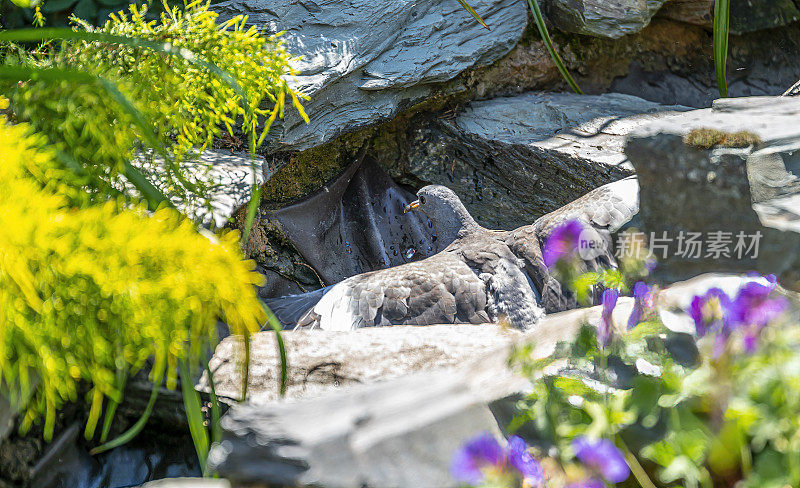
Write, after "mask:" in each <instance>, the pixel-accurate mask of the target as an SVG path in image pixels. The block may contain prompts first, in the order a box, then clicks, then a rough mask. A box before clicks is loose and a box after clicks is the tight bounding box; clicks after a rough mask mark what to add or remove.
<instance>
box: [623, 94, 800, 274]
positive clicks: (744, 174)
mask: <svg viewBox="0 0 800 488" xmlns="http://www.w3.org/2000/svg"><path fill="white" fill-rule="evenodd" d="M798 111H800V99H797V98H792V97H750V98H738V99H724V100H719V101H717V102H715V103H714V105H713V107H712V108H710V109H704V110H695V111H692V112H686V113H682V114H676V115H672V116H668V117H663V118H661V119H659V120H655V121H652V122H651V123H649V124H646V125H643V126H641V127H639V128H638V129H637V130H635V131H634V132H632V133H631V135H630V137H629V142H628V145H627V147H626V154H627V155H628V156H629V158H630V159H631V161H632V162H633V164H634V166H636V170H637V175H638V177H639V184H640V188H641V190H640V216H641V219H642V222H643V225H644V228H645V230H646V231H647V232H648V233H653V235H655V236H658V237H659V238H665V239H666V240H663V241H661V244H662V245H665V246H666V249H665V250H660V251H659V253H660V254H661V255H660V256H659V257H660V258H661V259H660V263H659V267H658V268H657V269H658V272H659V273H661V275H662V277H663V278H664V279H668V280H675V279H681V278H686V277H689V276H693V275H696V274H698V273H702V272H709V271H722V270H727V271H731V270H738V271H747V270H758V271H760V272H762V273H776V274H781V273H788V272H790V271H792V270H795V271H796V269H797V255H798V252H800V234H797V233H796V232H794V231H793V229H794V228H796V222H797V215H800V208H798V207H797V205H798V203H800V202H799V201H798V200H797V198H795V197H796V195H797V194H798V189H799V188H800V185H798V184H797V177H798V170H799V169H800V159H798V158H800V156H798V154H797V150H798V149H800V126H798V125H797V123H796V120H797V115H798ZM696 129H713V130H718V131H722V132H723V133H727V134H731V133H736V132H740V131H746V132H747V133H749V134H751V136H756V137H757V138H758V140H759V141H760V142H757V143H756V144H753V145H751V146H749V147H745V148H734V147H720V146H716V147H713V148H711V149H707V150H706V149H698V148H695V147H689V146H688V145H687V144H686V143H685V142H684V136H686V135H687V134H688V133H690V132H691V131H694V130H696ZM753 204H756V206H755V209H754V206H753ZM689 232H700V233H702V236H701V239H702V241H703V242H704V243H705V244H706V246H707V245H708V244H707V242H708V241H709V240H714V236H713V235H712V234H713V233H718V232H722V233H725V234H717V236H718V237H719V238H721V239H724V240H727V239H730V241H731V242H730V243H729V244H727V245H725V246H723V247H725V248H726V249H727V250H728V251H727V253H715V252H712V251H710V249H709V248H708V247H706V248H704V249H703V250H702V251H701V252H700V255H697V256H689V257H688V258H687V257H686V256H685V255H684V256H682V257H680V259H678V257H679V255H680V253H681V248H680V242H681V241H680V236H681V235H684V236H687V235H688V233H689ZM681 233H683V234H681ZM727 233H730V234H727ZM740 233H741V234H743V235H744V236H756V235H760V236H761V237H760V239H759V242H758V252H757V253H756V252H747V250H746V249H745V250H744V251H745V252H744V253H742V252H740V251H739V252H737V250H736V245H737V244H738V243H739V242H740V241H739V238H738V236H739V235H740ZM748 239H749V240H748ZM717 241H718V242H719V240H718V239H717ZM751 243H752V238H748V237H745V244H746V245H747V246H748V247H749V245H750V244H751ZM683 249H684V251H685V250H686V247H684V248H683Z"/></svg>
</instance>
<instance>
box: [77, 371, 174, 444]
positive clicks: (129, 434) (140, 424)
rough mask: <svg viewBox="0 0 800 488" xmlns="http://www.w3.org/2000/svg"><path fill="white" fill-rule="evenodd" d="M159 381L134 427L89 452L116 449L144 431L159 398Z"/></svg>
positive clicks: (154, 385)
mask: <svg viewBox="0 0 800 488" xmlns="http://www.w3.org/2000/svg"><path fill="white" fill-rule="evenodd" d="M158 388H159V387H158V383H154V384H153V390H152V391H151V392H150V400H148V401H147V407H146V408H145V409H144V413H142V416H141V417H139V420H137V421H136V423H135V424H133V427H131V428H130V429H128V430H127V431H125V433H124V434H122V435H120V436H119V437H116V438H114V439H112V440H110V441H108V442H106V443H105V444H101V445H99V446H97V447H95V448H94V449H92V450H91V451H89V454H91V455H92V456H94V455H95V454H100V453H101V452H105V451H108V450H109V449H114V448H115V447H119V446H121V445H123V444H126V443H128V442H130V441H131V439H133V438H134V437H136V436H137V435H139V432H141V431H142V429H143V428H144V426H145V424H147V420H148V419H149V418H150V414H151V413H153V406H154V405H155V404H156V398H158Z"/></svg>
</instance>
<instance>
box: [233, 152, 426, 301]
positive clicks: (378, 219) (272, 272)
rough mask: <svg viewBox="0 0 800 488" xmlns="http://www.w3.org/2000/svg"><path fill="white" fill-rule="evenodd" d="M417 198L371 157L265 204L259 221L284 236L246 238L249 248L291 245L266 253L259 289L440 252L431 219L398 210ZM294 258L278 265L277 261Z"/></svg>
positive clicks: (272, 291) (319, 280) (287, 287)
mask: <svg viewBox="0 0 800 488" xmlns="http://www.w3.org/2000/svg"><path fill="white" fill-rule="evenodd" d="M414 199H415V196H414V195H413V194H412V193H411V192H409V191H407V190H405V189H403V188H402V187H400V186H399V185H397V184H396V183H395V182H394V181H392V179H391V178H390V177H389V176H388V175H387V174H386V172H385V171H384V170H383V169H382V168H380V166H378V165H377V164H376V162H375V161H374V160H372V159H370V158H363V157H362V158H359V160H357V161H356V162H354V163H352V164H351V165H350V166H349V167H348V168H347V169H346V170H345V171H344V172H343V173H342V174H341V175H339V176H338V177H337V178H335V179H334V180H333V181H331V182H329V183H328V184H326V185H324V186H323V187H322V188H321V189H320V190H318V191H316V192H314V193H313V194H311V195H309V196H308V197H306V198H303V199H301V200H300V201H298V202H295V203H293V204H291V205H288V206H286V207H283V208H281V209H278V210H276V211H273V212H270V211H266V210H263V209H262V210H261V212H260V219H259V221H258V222H256V225H257V226H262V227H263V226H265V225H268V226H271V227H272V230H273V233H272V235H273V236H274V235H275V234H277V233H280V235H281V236H282V239H283V242H276V241H277V239H275V238H272V239H271V241H270V236H266V235H265V236H263V238H264V239H265V240H267V241H270V242H261V243H259V242H253V243H251V244H248V246H250V247H249V248H248V251H250V255H251V256H252V255H253V252H252V248H258V247H259V246H263V247H266V246H271V247H273V249H274V248H281V249H291V252H289V251H286V253H290V254H291V255H289V256H284V257H281V256H277V258H278V259H277V260H276V259H274V258H275V257H276V251H273V252H272V255H270V254H269V253H265V254H264V255H263V259H265V260H269V262H262V263H260V264H261V265H262V267H263V268H262V270H266V271H268V272H269V274H267V275H266V276H267V284H266V285H265V286H264V287H262V293H261V296H262V297H264V298H269V297H274V296H281V295H286V294H287V292H288V293H298V292H304V291H308V290H309V289H315V288H319V287H321V286H325V285H329V284H333V283H337V282H339V281H341V280H343V279H345V278H347V277H350V276H353V275H356V274H359V273H364V272H367V271H373V270H376V269H383V268H388V267H392V266H397V265H400V264H404V263H407V262H411V261H418V260H420V259H424V258H426V257H428V256H431V255H433V254H435V253H437V252H439V251H440V250H441V249H440V248H439V242H437V238H436V232H435V230H434V229H433V226H432V225H431V223H430V221H429V220H428V219H427V218H426V217H425V216H424V215H422V214H419V213H416V212H412V213H408V214H404V213H403V207H405V205H407V204H408V203H410V202H411V201H413V200H414ZM257 240H258V239H257ZM280 252H283V251H280ZM291 260H293V261H292V262H287V263H284V264H285V266H283V267H281V261H291ZM300 260H302V263H303V264H302V265H300V264H299V263H300ZM271 265H277V266H276V267H274V268H270V266H271ZM301 272H302V273H305V274H306V275H307V274H308V273H309V272H311V273H312V276H313V278H315V279H316V282H314V281H312V282H311V283H309V282H308V281H307V280H306V278H307V277H305V276H298V274H299V273H301ZM298 281H300V282H302V285H301V284H300V283H298Z"/></svg>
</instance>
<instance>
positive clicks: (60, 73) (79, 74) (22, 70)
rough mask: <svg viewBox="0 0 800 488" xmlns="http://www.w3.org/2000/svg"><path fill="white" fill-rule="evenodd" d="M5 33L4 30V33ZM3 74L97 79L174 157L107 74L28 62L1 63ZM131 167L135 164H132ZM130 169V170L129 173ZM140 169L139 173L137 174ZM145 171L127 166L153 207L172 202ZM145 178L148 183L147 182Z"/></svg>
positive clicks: (147, 136) (57, 79)
mask: <svg viewBox="0 0 800 488" xmlns="http://www.w3.org/2000/svg"><path fill="white" fill-rule="evenodd" d="M0 34H2V33H0ZM0 78H4V79H8V80H13V81H19V80H28V79H30V80H42V81H49V82H60V81H71V82H74V83H97V84H99V85H100V86H101V87H102V88H103V89H104V90H105V91H106V93H108V95H109V96H110V97H111V98H112V99H113V100H114V101H115V102H117V103H118V104H119V105H120V107H122V109H123V111H125V113H127V114H128V115H129V116H130V117H131V119H132V120H133V123H134V124H136V126H137V127H138V128H139V130H140V131H141V133H142V137H144V139H145V140H146V142H147V143H148V144H149V145H150V146H151V147H153V148H154V149H156V150H157V151H158V152H159V154H160V155H161V156H162V157H163V158H164V160H165V161H170V158H169V156H168V155H167V154H166V151H165V150H164V148H163V147H162V145H161V143H160V141H159V140H158V136H157V135H156V134H155V132H154V131H153V128H152V127H151V126H150V125H149V124H148V123H147V122H146V121H145V118H144V115H142V113H141V112H140V111H139V110H138V109H137V108H136V107H134V106H133V104H132V103H131V101H130V100H128V98H127V97H126V96H125V95H124V94H123V93H122V92H121V91H119V88H117V85H116V84H115V83H113V82H111V81H109V80H107V79H105V78H103V77H100V76H97V75H93V74H89V73H85V72H83V71H78V70H74V69H68V68H33V67H28V66H0ZM130 168H133V167H132V166H131V167H130ZM128 173H130V174H128ZM137 173H138V174H137ZM140 175H141V173H139V172H138V170H136V171H131V170H129V169H128V168H126V176H131V177H132V178H133V179H132V180H131V184H133V185H134V186H136V188H137V189H138V190H139V191H141V192H142V196H144V198H145V199H146V200H147V203H148V205H149V206H150V208H151V209H156V208H157V207H158V206H159V205H162V204H166V205H171V203H170V201H169V199H168V198H167V197H166V196H165V195H164V194H163V193H162V192H160V191H159V190H158V189H157V188H155V187H154V186H153V185H152V184H150V182H149V181H147V180H146V179H144V180H143V178H144V176H141V178H140V177H139V176H140ZM145 182H146V183H147V184H145Z"/></svg>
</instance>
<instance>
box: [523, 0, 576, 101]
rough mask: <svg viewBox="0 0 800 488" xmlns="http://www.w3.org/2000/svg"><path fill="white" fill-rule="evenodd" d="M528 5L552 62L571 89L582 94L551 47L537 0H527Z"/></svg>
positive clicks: (551, 43) (551, 42)
mask: <svg viewBox="0 0 800 488" xmlns="http://www.w3.org/2000/svg"><path fill="white" fill-rule="evenodd" d="M528 5H529V6H530V7H531V11H532V12H533V18H534V20H535V21H536V27H538V28H539V34H540V35H541V36H542V40H543V41H544V45H545V47H547V52H549V53H550V57H551V58H553V62H554V63H556V67H557V68H558V71H559V72H560V73H561V76H563V77H564V80H566V82H567V84H568V85H569V86H570V88H572V91H574V92H575V93H578V94H581V95H582V94H583V92H582V91H581V89H580V87H579V86H578V84H577V83H575V80H574V79H573V78H572V75H570V74H569V71H568V70H567V67H566V66H564V61H563V60H562V59H561V56H559V55H558V52H557V51H556V49H555V48H554V47H553V41H552V40H551V39H550V34H549V33H548V32H547V26H546V25H545V23H544V16H542V11H541V9H540V8H539V2H538V0H528Z"/></svg>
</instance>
